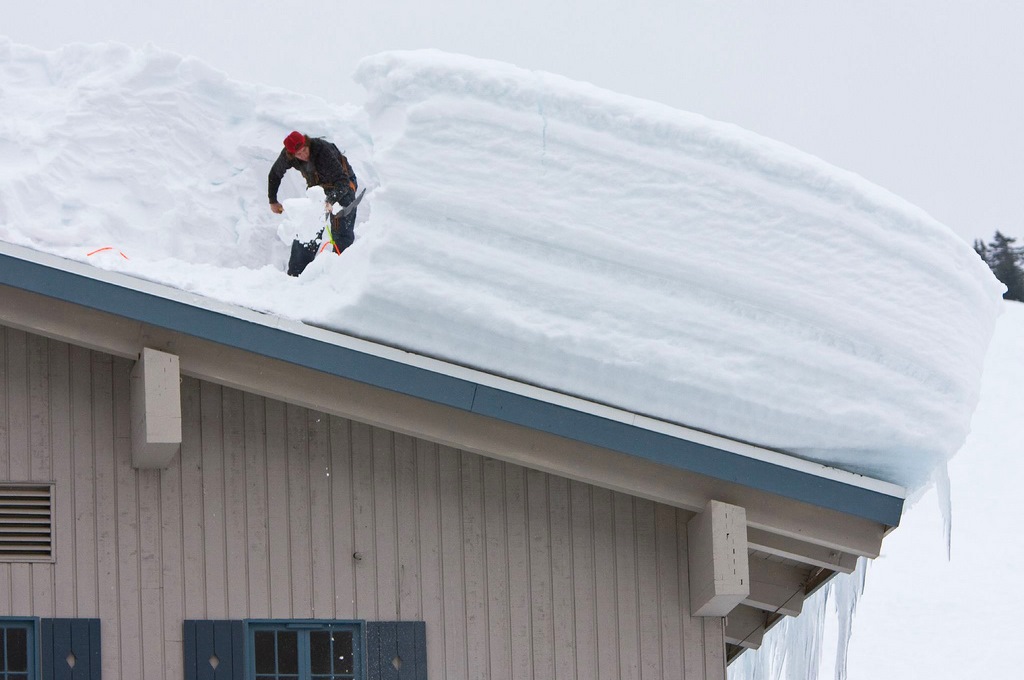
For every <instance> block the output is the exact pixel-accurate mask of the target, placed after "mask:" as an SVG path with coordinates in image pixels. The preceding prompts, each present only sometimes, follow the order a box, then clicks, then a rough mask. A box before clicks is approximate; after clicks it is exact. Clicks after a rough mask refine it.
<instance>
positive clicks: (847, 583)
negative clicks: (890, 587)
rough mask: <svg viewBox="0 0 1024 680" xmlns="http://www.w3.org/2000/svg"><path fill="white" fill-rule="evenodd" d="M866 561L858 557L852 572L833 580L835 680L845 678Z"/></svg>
mask: <svg viewBox="0 0 1024 680" xmlns="http://www.w3.org/2000/svg"><path fill="white" fill-rule="evenodd" d="M867 571H868V561H867V560H866V559H865V558H863V557H860V558H858V559H857V568H856V569H854V570H853V573H852V574H842V575H839V576H837V577H836V578H835V579H834V580H833V581H832V585H833V592H834V594H835V605H836V616H837V618H838V621H839V638H838V640H837V643H836V644H837V647H836V680H846V659H847V655H848V653H849V651H850V638H851V637H852V636H853V615H854V614H855V613H856V611H857V602H858V601H859V600H860V596H861V595H862V594H863V593H864V584H865V582H866V579H867Z"/></svg>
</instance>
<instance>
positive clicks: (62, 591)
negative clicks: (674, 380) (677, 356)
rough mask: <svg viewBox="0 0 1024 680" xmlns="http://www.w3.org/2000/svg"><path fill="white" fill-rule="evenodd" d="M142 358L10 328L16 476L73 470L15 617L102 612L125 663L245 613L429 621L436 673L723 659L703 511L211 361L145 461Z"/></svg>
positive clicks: (19, 586) (709, 666) (9, 413)
mask: <svg viewBox="0 0 1024 680" xmlns="http://www.w3.org/2000/svg"><path fill="white" fill-rule="evenodd" d="M130 370H131V363H130V362H128V361H125V360H122V359H117V358H112V357H110V356H108V355H105V354H100V353H96V352H91V351H89V350H85V349H82V348H78V347H73V346H69V345H66V344H63V343H60V342H56V341H50V340H46V339H44V338H40V337H38V336H34V335H30V334H26V333H23V332H20V331H16V330H12V329H6V328H3V327H0V479H2V480H10V481H54V482H55V484H56V488H55V508H56V512H55V517H56V520H55V521H56V542H55V545H56V553H57V554H56V560H55V562H53V563H38V564H3V563H0V615H33V616H43V617H48V616H58V617H99V618H101V619H102V625H103V629H102V633H103V635H102V640H103V664H104V678H106V679H107V680H113V679H117V678H125V679H131V680H134V679H135V678H145V679H147V680H156V679H160V678H167V679H174V680H177V679H179V678H181V677H182V669H181V666H182V649H181V632H182V626H181V622H182V620H183V619H186V618H193V619H202V618H248V617H253V618H258V617H274V618H338V619H349V618H353V619H369V620H374V619H377V620H397V619H404V620H424V621H426V626H427V628H426V630H427V640H428V657H429V664H430V677H431V678H435V679H440V678H445V679H454V680H457V679H460V678H466V679H467V680H468V679H473V680H475V679H477V678H494V679H499V678H511V679H516V680H519V679H527V678H536V679H537V680H548V679H550V678H579V679H580V680H583V679H586V680H590V679H593V678H598V679H605V678H607V679H615V680H617V679H619V678H623V679H630V678H637V679H641V678H642V679H643V680H648V679H651V678H687V679H690V678H716V679H724V677H725V670H724V667H725V661H724V648H723V645H724V643H723V636H722V629H721V620H718V619H713V620H703V619H691V618H690V617H689V616H688V614H687V611H688V606H687V604H686V603H687V600H688V594H687V574H686V566H685V565H686V533H685V532H686V520H687V519H689V517H690V514H689V513H687V512H684V511H681V510H676V509H674V508H671V507H668V506H665V505H660V504H656V503H653V502H650V501H646V500H643V499H639V498H635V497H632V496H629V495H626V494H623V493H618V492H613V491H609V490H606V489H602V488H597V487H593V486H590V485H586V484H582V483H579V482H575V481H569V480H566V479H564V478H560V477H556V476H552V475H549V474H546V473H542V472H538V471H534V470H527V469H525V468H522V467H519V466H516V465H512V464H508V463H504V462H500V461H496V460H492V459H488V458H485V457H482V456H478V455H475V454H472V453H467V452H463V451H458V450H455V449H451V448H447V447H442V446H437V445H435V444H432V443H429V442H426V441H423V440H418V439H414V438H411V437H407V436H404V435H401V434H396V433H394V432H390V431H387V430H382V429H377V428H373V427H369V426H367V425H363V424H360V423H357V422H353V421H349V420H345V419H342V418H338V417H334V416H328V415H326V414H323V413H317V412H314V411H310V410H307V409H304V408H299V407H296V406H292V405H288V404H285V403H282V402H279V401H274V400H271V399H265V398H262V397H259V396H255V395H252V394H245V393H242V392H239V391H237V390H233V389H229V388H222V387H220V386H218V385H216V384H213V383H208V382H201V381H198V380H195V379H191V378H184V379H183V382H182V416H183V420H184V431H183V435H184V442H183V445H182V452H181V456H180V457H179V458H178V459H177V460H175V462H174V463H173V464H172V465H171V466H170V467H169V468H168V469H166V470H163V471H139V470H135V469H133V468H132V467H131V445H130V432H129V403H128V394H129V373H130ZM354 556H356V557H354Z"/></svg>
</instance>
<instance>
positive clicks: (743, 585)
mask: <svg viewBox="0 0 1024 680" xmlns="http://www.w3.org/2000/svg"><path fill="white" fill-rule="evenodd" d="M686 533H687V548H688V551H689V563H690V565H689V566H690V613H691V615H692V616H725V615H727V614H728V613H729V612H731V611H732V610H733V608H734V607H735V606H736V605H738V604H739V603H740V602H742V601H743V600H744V599H746V598H747V596H749V595H750V573H749V566H748V556H747V513H746V512H745V511H744V509H743V508H741V507H740V506H738V505H730V504H728V503H722V502H720V501H714V500H713V501H708V504H707V505H706V506H705V507H704V512H701V513H700V514H698V515H695V516H694V517H693V518H692V519H691V520H690V521H689V522H688V523H687V525H686Z"/></svg>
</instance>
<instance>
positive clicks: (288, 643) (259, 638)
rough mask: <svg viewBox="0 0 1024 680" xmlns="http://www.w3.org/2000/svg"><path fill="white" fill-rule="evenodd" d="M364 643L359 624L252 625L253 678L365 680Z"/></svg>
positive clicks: (265, 623)
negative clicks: (363, 674)
mask: <svg viewBox="0 0 1024 680" xmlns="http://www.w3.org/2000/svg"><path fill="white" fill-rule="evenodd" d="M362 639H363V635H362V627H361V625H360V624H359V623H352V622H341V621H331V622H327V621H258V622H249V677H250V678H254V680H350V679H351V680H354V679H355V678H362V677H363V676H362V657H363V650H362ZM0 680H4V679H3V678H0Z"/></svg>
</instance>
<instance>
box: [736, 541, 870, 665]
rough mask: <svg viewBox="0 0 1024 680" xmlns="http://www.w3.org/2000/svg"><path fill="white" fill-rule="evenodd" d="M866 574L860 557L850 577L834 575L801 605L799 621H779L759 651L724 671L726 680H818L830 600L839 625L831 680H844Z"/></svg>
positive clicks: (864, 564) (749, 654)
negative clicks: (726, 672)
mask: <svg viewBox="0 0 1024 680" xmlns="http://www.w3.org/2000/svg"><path fill="white" fill-rule="evenodd" d="M867 570H868V560H867V559H865V558H863V557H861V558H860V559H858V560H857V568H856V569H854V571H853V573H851V574H839V575H838V576H836V577H835V578H833V579H832V580H831V581H829V582H828V583H827V584H825V585H824V586H823V587H821V588H819V589H818V591H817V592H815V593H814V594H813V595H812V596H811V597H809V598H808V599H807V600H805V601H804V606H803V612H802V613H801V614H800V616H797V617H795V618H794V617H789V616H787V617H786V618H784V619H783V620H782V621H780V622H779V623H778V625H776V626H775V627H774V628H772V629H771V630H770V631H768V633H767V634H766V635H765V637H764V641H763V642H762V644H761V648H760V649H758V650H756V651H753V650H749V651H746V652H744V653H743V655H742V656H741V657H740V658H739V659H737V660H736V662H735V663H733V664H732V665H731V666H730V667H729V680H781V679H782V678H785V680H818V674H819V671H820V669H821V666H822V640H823V639H824V637H825V622H826V619H827V617H828V613H829V607H827V604H828V602H829V601H830V600H831V601H832V603H833V607H832V611H834V613H835V616H836V620H837V623H838V637H837V640H836V657H835V678H836V680H846V661H847V657H848V653H849V649H850V639H851V638H852V636H853V617H854V614H855V613H856V611H857V602H858V601H859V600H860V596H861V595H862V594H863V593H864V587H865V584H866V582H867Z"/></svg>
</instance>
